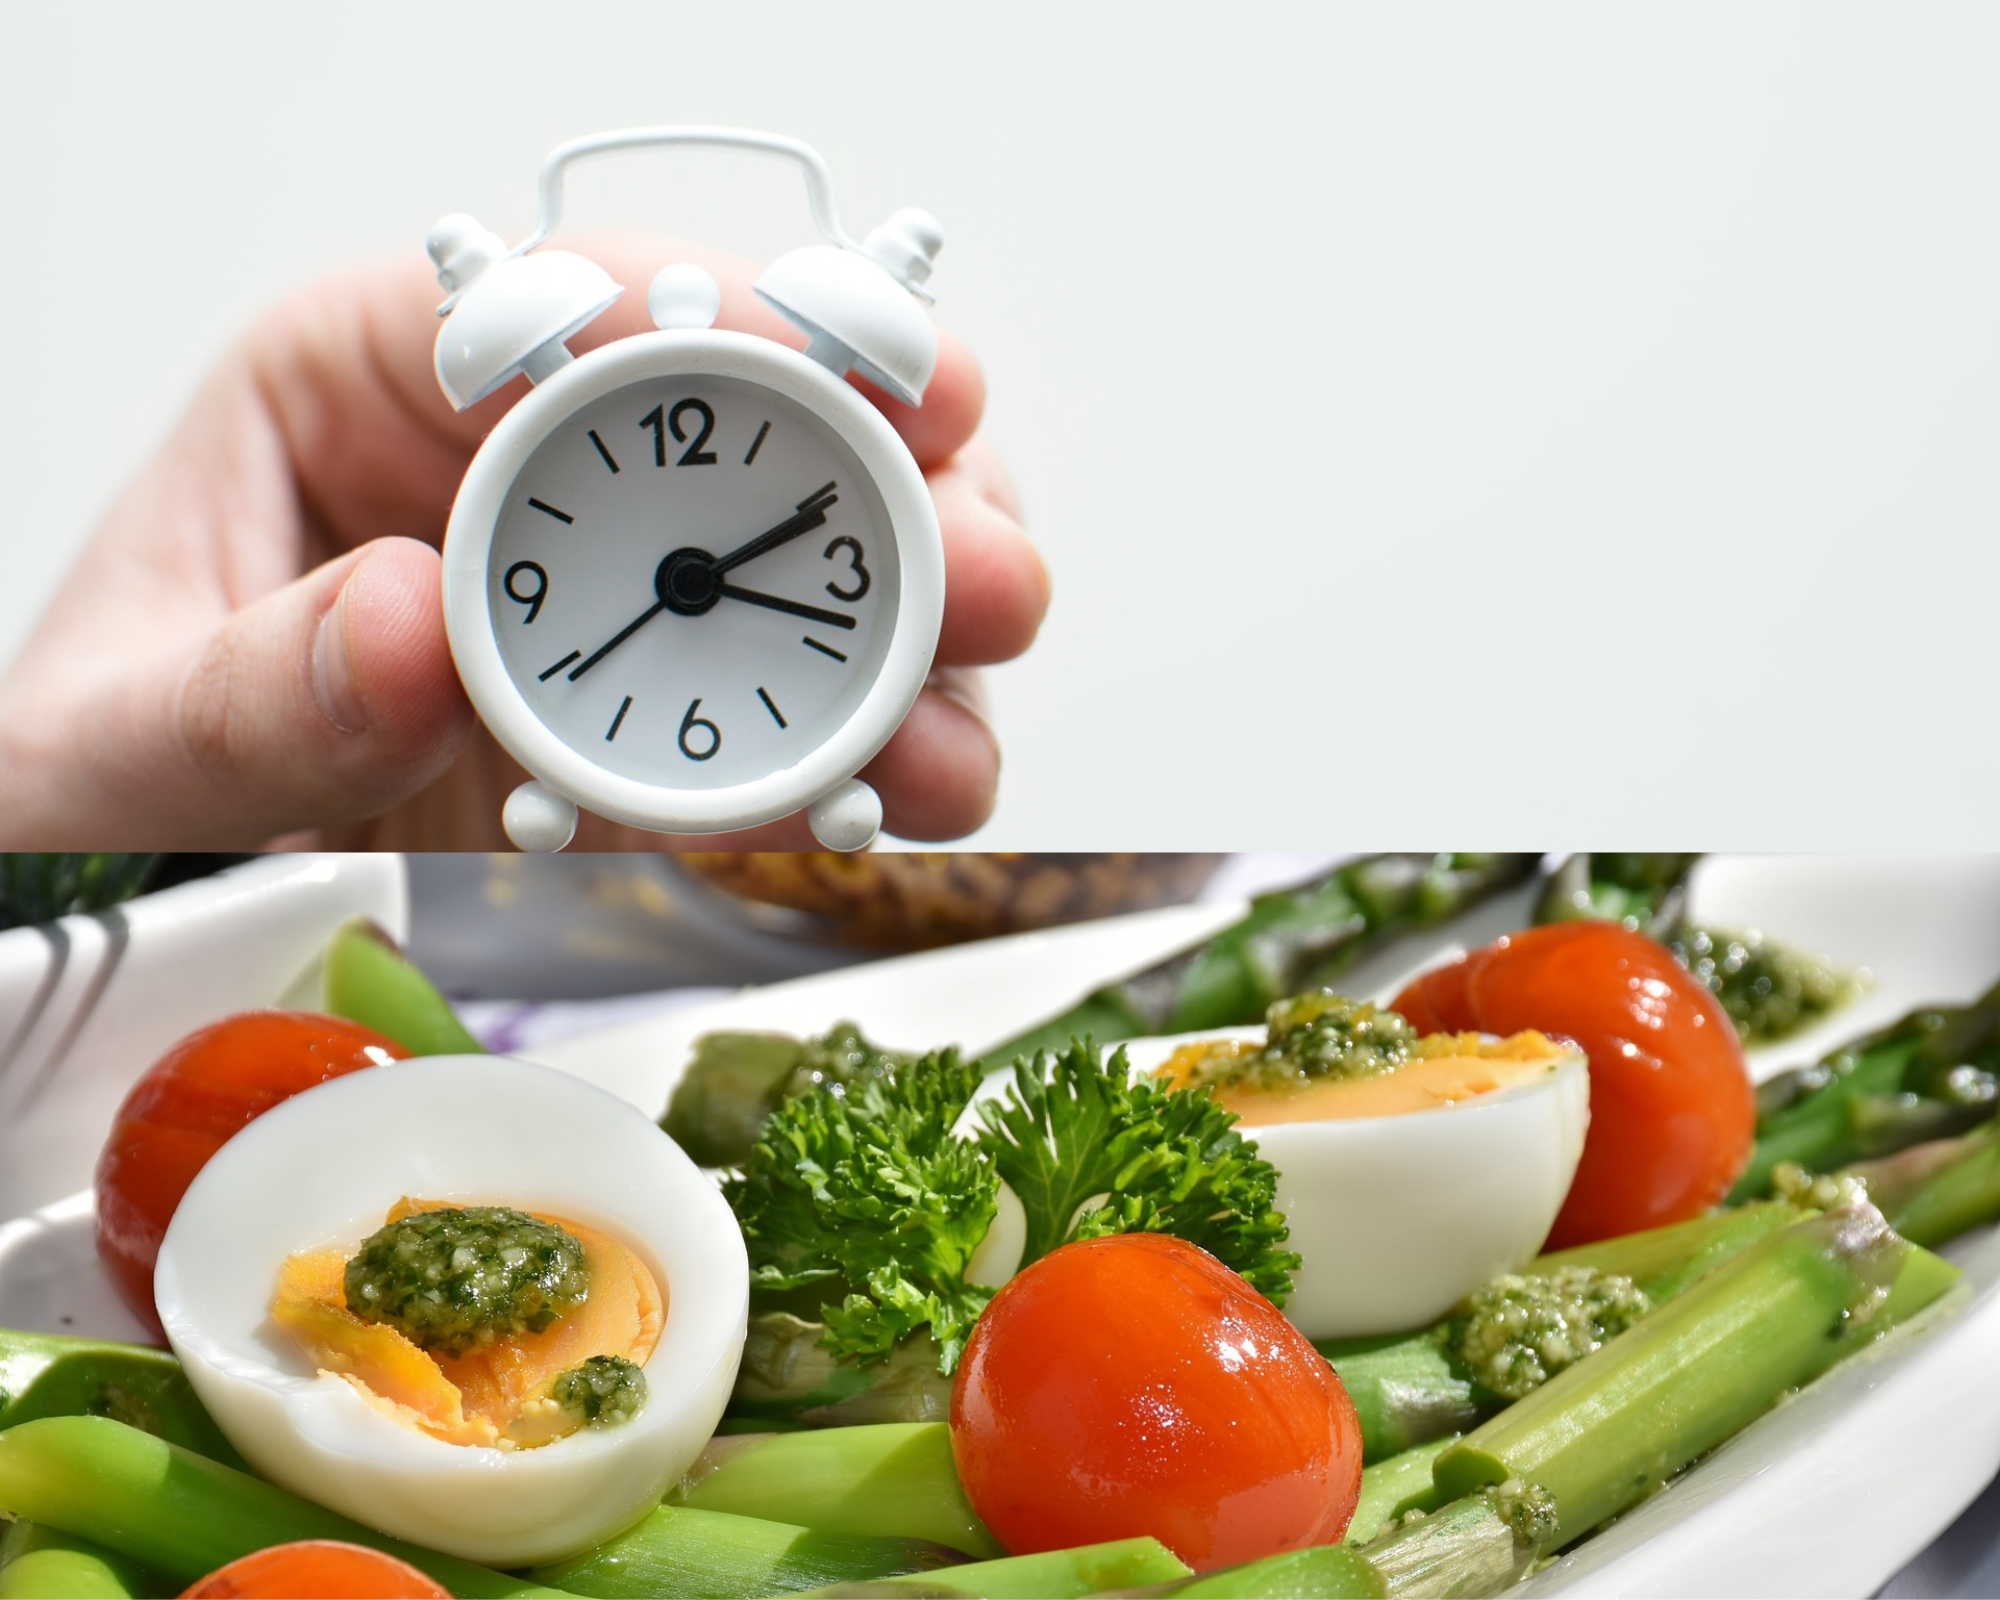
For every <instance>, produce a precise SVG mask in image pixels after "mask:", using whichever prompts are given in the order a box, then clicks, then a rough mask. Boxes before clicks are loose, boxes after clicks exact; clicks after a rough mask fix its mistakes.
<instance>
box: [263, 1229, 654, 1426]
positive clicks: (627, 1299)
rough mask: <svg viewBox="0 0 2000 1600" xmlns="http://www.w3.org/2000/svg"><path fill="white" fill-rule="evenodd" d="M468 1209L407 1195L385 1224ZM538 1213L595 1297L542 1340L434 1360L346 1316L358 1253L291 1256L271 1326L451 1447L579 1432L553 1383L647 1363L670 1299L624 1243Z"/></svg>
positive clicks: (525, 1337) (508, 1342)
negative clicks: (563, 1241) (567, 1243)
mask: <svg viewBox="0 0 2000 1600" xmlns="http://www.w3.org/2000/svg"><path fill="white" fill-rule="evenodd" d="M462 1204H464V1202H462V1201H437V1200H412V1199H409V1198H404V1199H402V1200H399V1201H398V1202H397V1203H396V1204H395V1205H394V1206H393V1207H391V1208H390V1211H389V1214H388V1216H387V1218H385V1219H384V1220H385V1222H398V1221H400V1220H401V1219H402V1218H404V1217H407V1216H411V1215H413V1214H415V1213H417V1212H420V1211H438V1210H444V1209H447V1208H448V1207H450V1206H452V1205H462ZM530 1215H534V1216H539V1217H540V1219H541V1220H542V1221H544V1222H549V1223H553V1224H554V1225H555V1226H556V1227H559V1228H561V1229H563V1230H564V1231H565V1232H567V1233H568V1234H569V1235H570V1236H571V1237H572V1238H574V1239H575V1240H576V1241H577V1242H578V1243H579V1244H581V1245H582V1246H583V1249H584V1254H585V1256H586V1257H587V1258H588V1260H589V1262H590V1294H589V1297H588V1298H587V1299H585V1300H584V1301H583V1303H582V1304H581V1305H578V1306H576V1307H575V1308H574V1309H572V1310H570V1311H568V1312H566V1313H565V1314H564V1315H562V1316H560V1317H558V1318H557V1319H556V1320H555V1321H554V1322H552V1323H550V1324H549V1325H548V1326H547V1327H546V1328H544V1329H542V1330H541V1332H539V1333H530V1332H525V1331H524V1332H520V1333H515V1334H509V1335H506V1336H504V1337H502V1338H499V1339H496V1340H495V1341H494V1342H493V1343H492V1344H490V1345H486V1346H484V1347H483V1348H480V1349H476V1350H471V1351H468V1352H467V1353H466V1354H464V1355H462V1356H447V1355H433V1354H431V1353H430V1352H429V1351H426V1350H424V1349H422V1348H421V1347H419V1346H418V1345H416V1344H415V1343H413V1342H412V1341H411V1340H410V1339H409V1338H408V1337H407V1336H405V1335H404V1334H403V1333H401V1332H400V1331H399V1330H397V1329H395V1328H392V1327H389V1326H388V1325H387V1324H386V1323H380V1322H367V1321H364V1320H362V1319H361V1318H360V1317H357V1316H356V1315H355V1314H354V1313H353V1312H351V1311H349V1310H348V1309H347V1291H346V1287H345V1284H344V1282H343V1274H344V1273H345V1271H346V1268H347V1257H346V1256H345V1255H344V1254H342V1253H341V1252H340V1251H338V1250H314V1251H309V1252H306V1253H305V1254H302V1255H295V1256H288V1257H286V1258H285V1264H284V1266H283V1267H282V1268H281V1269H280V1271H279V1273H278V1288H277V1292H276V1294H275V1295H274V1296H273V1298H272V1301H271V1320H272V1321H274V1322H275V1323H277V1325H278V1326H279V1327H280V1328H282V1329H284V1330H285V1332H286V1333H287V1334H289V1335H290V1336H291V1338H292V1340H293V1341H294V1342H295V1343H296V1344H297V1345H298V1346H299V1348H300V1349H302V1350H303V1351H304V1352H305V1353H306V1355H307V1356H308V1358H310V1359H311V1360H312V1361H313V1362H314V1363H315V1364H316V1365H317V1366H318V1368H319V1370H320V1371H321V1372H330V1373H334V1374H336V1375H337V1376H339V1377H342V1378H345V1379H346V1380H347V1381H348V1382H349V1383H351V1384H353V1385H354V1387H355V1388H356V1389H358V1390H359V1391H360V1392H361V1395H362V1397H363V1398H364V1399H366V1400H368V1401H369V1402H370V1403H371V1404H373V1405H375V1406H376V1407H378V1408H379V1409H381V1410H382V1411H384V1412H386V1413H387V1414H388V1415H389V1416H390V1417H392V1418H393V1419H394V1420H396V1421H397V1422H399V1423H401V1424H403V1425H404V1426H405V1427H410V1428H415V1429H418V1430H419V1431H421V1432H423V1433H427V1434H429V1435H430V1436H431V1437H432V1438H434V1439H442V1440H444V1441H445V1442H446V1443H447V1444H470V1445H486V1446H490V1447H494V1448H498V1449H502V1450H508V1449H522V1448H527V1447H531V1446H534V1445H538V1444H547V1443H549V1442H550V1441H551V1440H553V1439H558V1438H561V1437H562V1436H563V1435H564V1434H566V1433H569V1432H572V1431H574V1428H575V1425H576V1424H575V1419H574V1418H573V1417H572V1416H571V1415H570V1413H568V1412H566V1411H565V1410H564V1409H563V1408H562V1407H561V1406H559V1405H558V1404H556V1402H555V1401H554V1400H553V1399H551V1398H550V1396H549V1387H550V1385H551V1384H552V1383H553V1382H554V1381H555V1379H556V1378H557V1377H558V1376H559V1375H561V1374H562V1373H564V1372H567V1371H569V1370H570V1369H571V1368H573V1367H577V1366H580V1365H582V1364H583V1362H585V1361H586V1360H588V1359H589V1358H590V1357H592V1356H623V1357H624V1358H625V1359H626V1360H628V1361H631V1362H632V1363H634V1364H635V1365H638V1366H644V1365H645V1363H646V1358H647V1357H648V1356H650V1355H651V1354H652V1353H653V1350H654V1347H655V1346H657V1345H658V1344H659V1342H660V1330H661V1328H662V1327H663V1326H664V1325H665V1322H666V1300H665V1296H664V1295H663V1293H662V1292H661V1289H660V1286H659V1285H658V1283H656V1282H655V1281H654V1278H653V1275H652V1273H651V1272H649V1271H648V1270H647V1269H646V1265H645V1263H644V1262H642V1261H641V1260H640V1259H639V1258H638V1257H637V1256H636V1255H634V1254H633V1253H632V1252H631V1251H630V1250H628V1249H626V1248H625V1246H624V1245H622V1244H620V1243H619V1242H618V1241H617V1240H616V1239H613V1238H611V1237H610V1236H608V1235H607V1234H604V1233H600V1232H599V1231H597V1230H596V1229H594V1228H587V1227H584V1226H583V1225H582V1224H580V1223H576V1222H571V1221H570V1220H569V1219H568V1218H567V1217H558V1216H547V1215H543V1214H541V1213H538V1212H537V1213H530Z"/></svg>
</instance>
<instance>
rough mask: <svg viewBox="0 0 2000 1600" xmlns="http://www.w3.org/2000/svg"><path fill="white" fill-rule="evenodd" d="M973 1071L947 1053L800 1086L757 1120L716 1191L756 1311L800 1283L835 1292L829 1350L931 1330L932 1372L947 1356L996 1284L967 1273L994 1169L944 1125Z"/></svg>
mask: <svg viewBox="0 0 2000 1600" xmlns="http://www.w3.org/2000/svg"><path fill="white" fill-rule="evenodd" d="M980 1076H981V1074H980V1070H979V1068H978V1067H976V1066H974V1065H973V1064H972V1063H970V1062H967V1061H962V1060H960V1059H959V1056H958V1054H957V1052H956V1051H951V1050H947V1051H945V1052H943V1053H942V1054H940V1055H935V1056H927V1057H925V1058H924V1059H923V1060H922V1061H920V1062H918V1063H916V1064H915V1065H914V1066H912V1067H910V1068H908V1069H907V1070H905V1071H902V1072H899V1073H897V1074H896V1075H895V1076H894V1077H870V1078H865V1079H862V1080H860V1081H858V1082H856V1083H854V1084H850V1085H848V1086H847V1091H846V1092H845V1093H843V1094H834V1093H832V1092H830V1091H826V1090H821V1091H817V1092H815V1093H812V1094H808V1095H804V1096H801V1097H800V1098H799V1099H796V1100H793V1101H790V1102H789V1103H787V1104H786V1105H785V1106H784V1107H782V1108H781V1109H780V1110H779V1111H778V1113H777V1114H776V1115H775V1116H773V1117H772V1118H771V1119H770V1120H769V1121H768V1122H767V1123H765V1125H764V1130H763V1135H762V1137H761V1138H760V1139H759V1140H758V1142H757V1146H756V1148H755V1149H753V1150H752V1151H751V1153H750V1159H749V1161H748V1162H747V1163H745V1165H744V1169H743V1172H742V1174H741V1176H739V1177H735V1178H732V1179H731V1180H730V1181H729V1182H728V1183H727V1184H726V1185H724V1189H723V1192H724V1194H725V1195H726V1196H727V1198H728V1200H729V1204H730V1206H731V1208H732V1209H733V1210H734V1211H735V1213H736V1219H737V1221H738V1223H739V1224H740V1225H741V1226H742V1229H743V1237H744V1241H745V1243H746V1244H747V1245H748V1246H749V1251H750V1287H751V1296H752V1300H751V1304H752V1309H753V1310H767V1309H768V1310H784V1309H791V1308H792V1307H791V1306H788V1305H787V1304H785V1303H784V1302H783V1301H782V1300H781V1299H780V1298H779V1297H782V1296H785V1295H787V1294H790V1293H792V1291H796V1290H802V1289H803V1290H809V1291H811V1294H812V1296H813V1297H814V1298H815V1299H820V1300H822V1301H827V1300H830V1302H831V1303H826V1304H824V1307H823V1311H822V1316H823V1318H824V1321H825V1323H826V1333H825V1335H824V1338H825V1342H826V1346H827V1348H828V1350H829V1351H831V1352H832V1353H833V1354H834V1355H836V1356H839V1357H847V1358H852V1359H857V1360H861V1361H879V1360H883V1359H885V1358H886V1357H887V1356H888V1355H889V1354H890V1352H891V1351H892V1350H893V1349H894V1348H895V1346H896V1344H897V1342H898V1341H899V1340H901V1339H904V1338H906V1337H908V1336H909V1335H911V1334H913V1333H916V1332H918V1331H920V1330H928V1332H929V1334H930V1336H931V1337H932V1338H934V1339H935V1340H936V1341H937V1344H938V1349H939V1361H940V1365H941V1368H942V1370H944V1371H950V1370H951V1369H952V1368H953V1367H955V1366H956V1365H957V1362H958V1356H959V1353H960V1351H961V1350H963V1349H964V1346H965V1339H966V1336H967V1335H968V1334H969V1333H970V1332H971V1331H972V1323H973V1320H974V1318H976V1317H977V1316H978V1315H979V1313H980V1312H981V1311H982V1310H983V1309H985V1306H986V1302H987V1301H988V1300H989V1299H991V1298H992V1295H993V1291H992V1289H990V1288H985V1287H981V1286H979V1285H976V1284H971V1283H968V1282H967V1281H966V1276H965V1274H966V1268H967V1266H968V1264H969V1263H970V1261H971V1259H972V1254H973V1252H974V1251H975V1250H976V1249H978V1247H979V1242H980V1240H981V1239H983V1238H984V1237H985V1236H986V1230H987V1228H988V1226H990V1224H991V1223H992V1221H993V1216H994V1213H995V1210H996V1209H997V1204H998V1201H997V1196H998V1193H999V1188H1000V1177H999V1174H998V1172H996V1171H995V1170H994V1167H993V1163H992V1161H991V1159H990V1158H989V1157H987V1156H986V1155H985V1154H983V1153H982V1152H981V1151H979V1150H978V1149H977V1148H976V1147H975V1146H974V1145H973V1144H971V1143H970V1142H968V1141H965V1140H961V1139H957V1138H954V1137H953V1136H952V1125H953V1123H955V1122H956V1121H957V1120H958V1118H959V1116H960V1114H961V1113H962V1112H963V1111H964V1110H965V1107H966V1105H967V1104H968V1103H969V1102H970V1101H971V1099H972V1094H973V1091H974V1090H975V1089H977V1088H978V1087H979V1080H980ZM834 1297H837V1298H834ZM793 1304H794V1305H795V1304H796V1299H795V1300H794V1302H793Z"/></svg>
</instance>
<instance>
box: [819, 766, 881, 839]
mask: <svg viewBox="0 0 2000 1600" xmlns="http://www.w3.org/2000/svg"><path fill="white" fill-rule="evenodd" d="M806 821H807V822H809V823H810V824H811V825H812V831H813V837H814V838H815V839H817V840H819V842H820V843H821V844H823V845H825V846H826V847H827V849H829V850H865V849H867V848H868V846H870V845H871V844H873V843H874V842H875V835H876V834H878V833H880V832H881V831H882V797H881V796H880V795H878V794H877V793H876V792H875V791H874V790H873V789H871V788H869V787H868V785H867V784H865V783H863V782H862V781H861V780H860V779H859V778H849V779H848V780H847V781H846V782H845V783H840V784H836V785H834V787H833V788H831V789H829V790H827V792H826V793H825V794H823V795H821V796H820V797H819V798H818V799H817V800H815V801H814V802H813V803H812V804H811V805H810V806H808V807H807V808H806Z"/></svg>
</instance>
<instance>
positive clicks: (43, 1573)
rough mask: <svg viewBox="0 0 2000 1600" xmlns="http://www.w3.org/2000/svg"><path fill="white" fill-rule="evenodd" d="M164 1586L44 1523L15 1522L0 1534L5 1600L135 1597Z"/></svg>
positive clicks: (0, 1594)
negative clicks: (2, 1536) (58, 1597)
mask: <svg viewBox="0 0 2000 1600" xmlns="http://www.w3.org/2000/svg"><path fill="white" fill-rule="evenodd" d="M165 1588H166V1585H165V1583H164V1581H163V1580H161V1579H160V1578H158V1577H156V1576H154V1575H153V1574H152V1573H150V1572H147V1571H146V1570H145V1569H144V1568H143V1567H140V1566H138V1565H136V1564H135V1563H133V1562H130V1561H127V1560H126V1559H125V1558H124V1557H123V1556H121V1555H119V1554H118V1553H117V1552H116V1551H112V1550H106V1549H105V1548H104V1547H103V1546H102V1545H97V1544H92V1543H91V1542H90V1541H89V1540H88V1539H79V1538H77V1537H76V1536H75V1535H74V1534H69V1533H63V1532H61V1531H60V1530H58V1529H55V1528H46V1527H43V1526H42V1524H40V1523H39V1522H16V1523H14V1524H13V1525H12V1526H10V1527H9V1528H8V1529H7V1531H6V1536H5V1537H4V1538H0V1600H52V1597H57V1596H60V1597H62V1600H132V1597H133V1596H136V1595H149V1594H160V1593H163V1592H164V1591H165Z"/></svg>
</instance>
